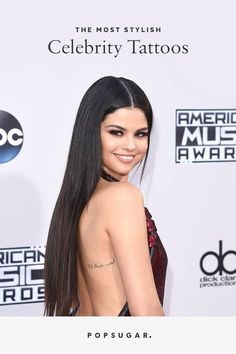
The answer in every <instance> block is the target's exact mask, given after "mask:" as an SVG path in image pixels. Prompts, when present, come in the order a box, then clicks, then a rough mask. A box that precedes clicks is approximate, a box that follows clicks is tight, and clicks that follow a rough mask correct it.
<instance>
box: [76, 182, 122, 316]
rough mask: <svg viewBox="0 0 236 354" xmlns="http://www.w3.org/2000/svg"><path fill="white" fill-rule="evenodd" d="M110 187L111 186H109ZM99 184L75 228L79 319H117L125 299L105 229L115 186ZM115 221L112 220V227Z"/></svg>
mask: <svg viewBox="0 0 236 354" xmlns="http://www.w3.org/2000/svg"><path fill="white" fill-rule="evenodd" d="M111 184H112V185H111ZM111 184H110V183H109V185H108V184H107V183H103V182H102V181H101V183H99V184H98V186H97V188H96V190H95V193H94V194H93V196H92V198H91V199H90V201H89V203H88V205H87V207H86V208H85V209H84V211H83V213H82V216H81V218H80V222H79V227H78V246H79V247H78V249H79V250H80V253H79V255H78V296H79V300H80V307H79V309H78V311H77V315H79V316H117V315H118V314H119V312H120V310H121V308H122V307H123V305H124V304H125V302H126V296H125V291H124V287H123V284H122V279H121V275H120V271H119V268H118V266H117V261H116V258H115V255H114V252H113V248H112V244H111V239H110V237H109V234H108V232H107V230H106V225H107V210H108V208H112V207H114V205H113V204H112V199H111V195H112V192H113V190H114V188H116V186H114V183H111ZM116 222H118V220H114V227H115V226H116Z"/></svg>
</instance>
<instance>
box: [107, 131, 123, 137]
mask: <svg viewBox="0 0 236 354" xmlns="http://www.w3.org/2000/svg"><path fill="white" fill-rule="evenodd" d="M110 134H112V135H116V136H122V135H123V132H122V131H121V130H115V129H113V130H110Z"/></svg>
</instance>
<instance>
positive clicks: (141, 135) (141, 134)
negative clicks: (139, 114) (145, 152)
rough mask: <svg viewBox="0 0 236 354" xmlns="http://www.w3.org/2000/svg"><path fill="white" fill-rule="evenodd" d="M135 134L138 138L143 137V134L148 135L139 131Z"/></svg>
mask: <svg viewBox="0 0 236 354" xmlns="http://www.w3.org/2000/svg"><path fill="white" fill-rule="evenodd" d="M137 136H138V137H139V138H142V137H144V136H148V133H146V132H140V133H137Z"/></svg>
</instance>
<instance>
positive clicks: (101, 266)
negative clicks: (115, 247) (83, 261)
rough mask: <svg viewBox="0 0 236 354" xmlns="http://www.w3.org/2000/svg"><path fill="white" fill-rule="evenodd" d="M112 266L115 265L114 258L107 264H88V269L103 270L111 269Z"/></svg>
mask: <svg viewBox="0 0 236 354" xmlns="http://www.w3.org/2000/svg"><path fill="white" fill-rule="evenodd" d="M112 264H115V258H112V260H111V261H110V262H107V263H88V268H89V269H94V268H103V267H109V266H110V265H112Z"/></svg>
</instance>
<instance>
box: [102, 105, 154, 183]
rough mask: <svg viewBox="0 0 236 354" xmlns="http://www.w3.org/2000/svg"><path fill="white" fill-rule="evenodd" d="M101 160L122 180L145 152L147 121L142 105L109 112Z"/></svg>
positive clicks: (105, 123) (110, 171)
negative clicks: (140, 107)
mask: <svg viewBox="0 0 236 354" xmlns="http://www.w3.org/2000/svg"><path fill="white" fill-rule="evenodd" d="M101 142H102V164H103V168H104V170H105V171H106V172H107V173H109V174H111V175H112V176H114V177H116V178H118V179H119V180H120V181H127V180H128V174H129V172H130V171H131V170H132V168H133V167H134V166H135V165H137V164H138V163H139V162H140V161H141V160H142V159H143V158H144V156H145V154H146V152H147V148H148V124H147V119H146V117H145V114H144V113H143V111H142V110H141V109H139V108H119V109H117V110H116V111H114V112H113V113H110V114H107V115H106V116H105V118H104V121H103V122H102V124H101Z"/></svg>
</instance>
